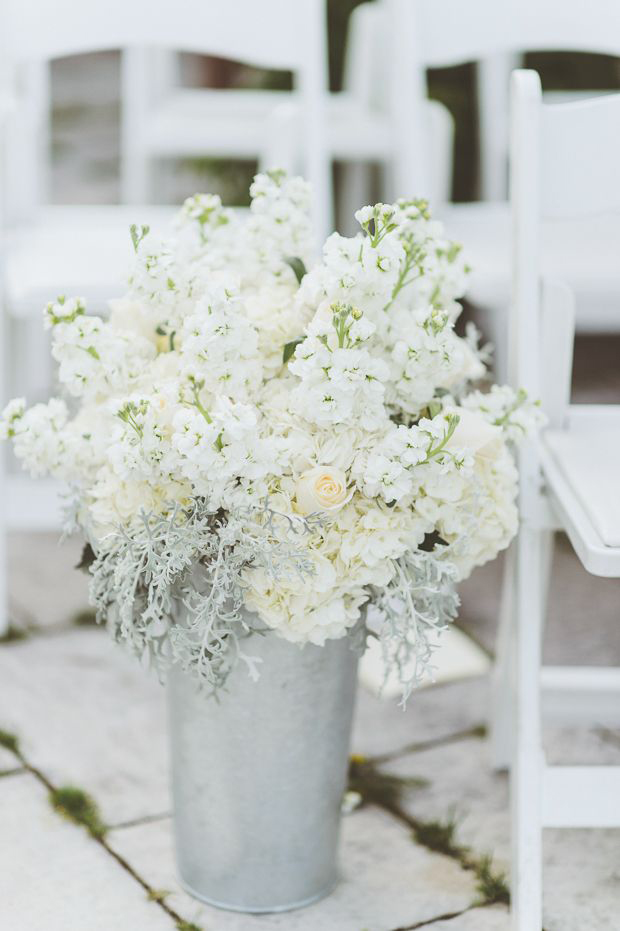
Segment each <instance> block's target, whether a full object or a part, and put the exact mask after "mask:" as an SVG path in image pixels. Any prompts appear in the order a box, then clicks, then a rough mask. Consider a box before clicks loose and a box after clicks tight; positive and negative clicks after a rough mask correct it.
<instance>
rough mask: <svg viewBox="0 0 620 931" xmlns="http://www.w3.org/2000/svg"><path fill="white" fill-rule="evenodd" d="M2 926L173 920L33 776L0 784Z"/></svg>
mask: <svg viewBox="0 0 620 931" xmlns="http://www.w3.org/2000/svg"><path fill="white" fill-rule="evenodd" d="M0 825H2V828H1V838H2V840H1V843H0V927H1V928H2V929H3V931H117V929H118V931H121V929H122V931H173V929H174V921H173V920H172V918H170V917H169V916H168V915H167V914H166V913H165V912H164V911H163V910H162V909H161V907H159V906H158V905H156V904H155V903H154V902H149V901H148V900H147V897H146V894H145V892H144V889H143V888H142V887H141V886H140V885H139V883H138V882H136V880H135V879H133V878H132V877H131V876H130V874H129V873H127V872H126V871H125V870H124V869H123V868H122V867H121V866H120V865H119V864H118V863H117V862H116V861H115V860H114V859H113V858H112V857H111V856H110V854H109V853H107V852H106V851H105V850H104V849H103V848H102V847H101V846H99V844H97V843H96V842H95V841H94V840H92V839H91V838H90V837H89V836H88V835H87V834H86V832H85V831H84V830H83V829H82V828H80V827H78V826H76V825H73V824H70V823H69V822H68V821H65V820H64V819H63V818H61V817H60V815H58V814H57V813H56V812H54V811H53V809H52V808H51V806H50V805H49V802H48V800H47V798H46V790H45V789H44V788H43V786H41V785H40V783H39V782H38V781H37V780H36V779H35V778H34V777H33V776H30V775H16V776H7V777H5V778H4V779H3V780H2V782H1V784H0Z"/></svg>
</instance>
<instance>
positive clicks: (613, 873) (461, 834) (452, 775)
mask: <svg viewBox="0 0 620 931" xmlns="http://www.w3.org/2000/svg"><path fill="white" fill-rule="evenodd" d="M575 734H577V732H575ZM595 738H596V735H588V734H585V735H584V734H582V735H581V741H582V745H584V746H586V747H587V749H588V751H589V754H590V762H596V760H593V759H592V757H593V754H594V749H595V747H596V739H595ZM575 739H578V738H577V736H576V737H575ZM599 747H600V758H599V760H598V762H600V763H602V762H617V761H618V758H619V757H618V756H616V757H615V759H614V758H613V755H612V754H611V753H610V750H609V747H608V746H605V745H604V744H603V743H600V744H599ZM614 750H615V753H616V754H618V750H617V749H615V748H614ZM382 769H383V770H384V771H385V772H389V773H392V774H394V775H400V776H407V777H409V776H418V777H422V778H424V779H427V780H428V785H427V786H425V787H421V788H415V789H405V790H404V792H403V808H404V810H405V811H407V812H408V813H409V814H411V815H414V816H415V817H417V818H420V819H424V820H435V819H439V820H442V821H446V820H451V819H454V821H455V823H456V828H455V839H456V842H457V843H461V844H465V845H468V846H470V847H471V848H472V849H473V850H474V851H475V852H476V853H478V854H490V855H492V858H493V862H494V865H495V867H496V868H499V869H502V870H505V871H506V872H508V871H509V866H510V821H509V814H508V780H507V778H506V777H505V776H503V775H501V774H495V773H493V772H492V770H491V768H490V762H489V758H488V749H487V746H486V743H485V742H484V741H481V740H475V739H471V740H463V741H460V742H458V743H455V744H451V745H446V746H442V747H437V748H435V749H432V750H428V751H424V752H421V753H415V754H410V755H408V756H403V757H401V758H399V759H397V760H393V761H391V762H390V763H387V764H385V766H383V767H382ZM544 864H545V866H544V890H545V929H546V931H585V929H587V931H611V928H612V927H614V926H613V925H611V924H610V916H612V915H617V914H618V911H619V909H620V830H558V829H555V830H546V831H545V833H544ZM448 927H450V926H449V925H448ZM457 927H458V926H457ZM464 927H466V928H467V927H468V926H467V925H465V926H464ZM474 927H475V926H474ZM459 931H460V929H459ZM476 931H477V928H476Z"/></svg>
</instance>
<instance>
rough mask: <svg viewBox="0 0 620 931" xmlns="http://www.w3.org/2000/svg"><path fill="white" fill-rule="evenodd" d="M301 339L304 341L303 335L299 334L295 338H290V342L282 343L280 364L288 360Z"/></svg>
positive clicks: (284, 363) (301, 341)
mask: <svg viewBox="0 0 620 931" xmlns="http://www.w3.org/2000/svg"><path fill="white" fill-rule="evenodd" d="M303 341H304V337H303V336H299V337H298V338H297V339H292V340H291V341H290V343H285V344H284V349H283V350H282V364H283V365H286V363H287V362H288V360H289V359H290V358H292V356H293V353H294V352H295V349H296V348H297V346H299V344H300V343H303Z"/></svg>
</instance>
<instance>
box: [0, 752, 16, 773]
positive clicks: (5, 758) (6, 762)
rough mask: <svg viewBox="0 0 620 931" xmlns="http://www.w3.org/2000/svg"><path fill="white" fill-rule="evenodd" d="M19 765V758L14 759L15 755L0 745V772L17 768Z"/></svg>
mask: <svg viewBox="0 0 620 931" xmlns="http://www.w3.org/2000/svg"><path fill="white" fill-rule="evenodd" d="M20 765H21V764H20V762H19V760H16V759H15V756H14V755H13V754H12V753H11V752H10V751H9V750H5V749H4V747H0V773H4V772H8V771H10V770H13V769H18V768H19V766H20Z"/></svg>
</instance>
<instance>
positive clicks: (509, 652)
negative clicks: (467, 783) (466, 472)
mask: <svg viewBox="0 0 620 931" xmlns="http://www.w3.org/2000/svg"><path fill="white" fill-rule="evenodd" d="M515 559H516V545H515V544H514V543H513V544H512V545H511V546H510V548H509V549H508V551H507V553H506V556H505V563H504V573H503V580H502V592H501V601H500V607H499V614H498V619H497V624H498V629H497V635H496V640H495V662H494V664H493V668H492V671H491V689H490V691H491V705H490V709H489V739H490V745H491V760H492V763H493V768H494V769H496V770H506V769H509V768H510V762H511V760H512V751H513V718H514V714H513V706H514V695H515V682H514V661H513V659H514V647H515V630H514V617H515V586H514V578H515V565H514V563H515Z"/></svg>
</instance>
